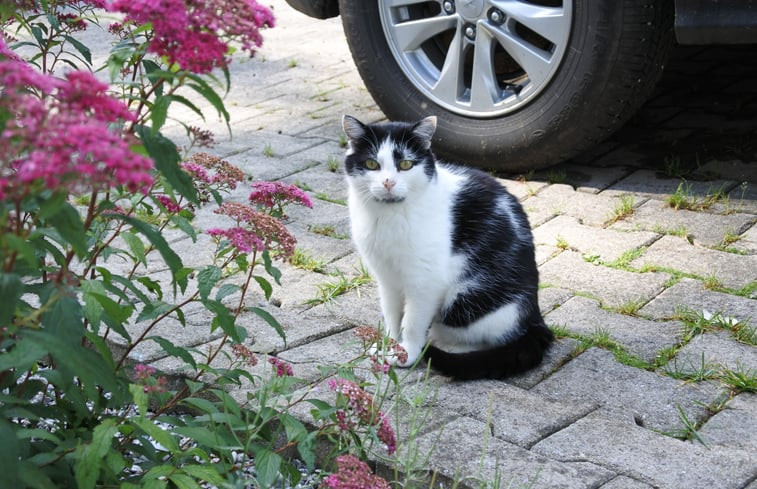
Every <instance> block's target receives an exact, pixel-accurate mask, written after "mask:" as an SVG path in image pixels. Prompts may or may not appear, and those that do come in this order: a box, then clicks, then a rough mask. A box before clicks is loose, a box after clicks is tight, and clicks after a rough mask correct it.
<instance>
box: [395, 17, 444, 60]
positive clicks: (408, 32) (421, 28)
mask: <svg viewBox="0 0 757 489" xmlns="http://www.w3.org/2000/svg"><path fill="white" fill-rule="evenodd" d="M456 25H457V17H455V16H443V17H431V18H428V19H421V20H411V21H408V22H402V23H400V24H396V25H395V26H394V36H395V39H396V41H397V45H398V46H399V48H400V49H401V50H402V51H404V52H409V51H415V50H416V49H418V48H419V47H420V46H421V44H423V43H424V42H426V41H428V40H429V39H431V38H432V37H434V36H436V35H437V34H440V33H442V32H444V31H447V30H450V29H454V28H455V26H456Z"/></svg>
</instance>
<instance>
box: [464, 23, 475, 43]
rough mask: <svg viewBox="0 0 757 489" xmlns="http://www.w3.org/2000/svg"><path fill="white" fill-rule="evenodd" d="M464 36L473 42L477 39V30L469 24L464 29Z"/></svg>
mask: <svg viewBox="0 0 757 489" xmlns="http://www.w3.org/2000/svg"><path fill="white" fill-rule="evenodd" d="M463 34H465V37H467V38H468V39H470V40H473V39H475V38H476V28H475V27H473V26H472V25H470V24H468V25H466V26H465V28H464V29H463Z"/></svg>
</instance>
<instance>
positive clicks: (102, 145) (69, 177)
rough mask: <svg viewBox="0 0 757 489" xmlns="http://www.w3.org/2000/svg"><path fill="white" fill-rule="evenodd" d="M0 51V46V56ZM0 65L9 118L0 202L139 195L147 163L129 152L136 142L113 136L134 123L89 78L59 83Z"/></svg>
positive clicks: (72, 75) (0, 145) (13, 64)
mask: <svg viewBox="0 0 757 489" xmlns="http://www.w3.org/2000/svg"><path fill="white" fill-rule="evenodd" d="M6 50H7V48H6V47H5V46H4V43H3V42H2V40H0V53H5V51H6ZM5 58H6V59H2V58H1V57H0V86H2V87H3V97H2V99H1V100H0V108H1V109H4V110H6V111H8V112H10V113H11V114H13V115H15V117H13V118H11V119H9V120H8V121H7V122H6V124H5V127H4V129H3V131H2V134H0V163H1V164H0V196H2V197H3V198H4V199H5V198H12V199H21V198H23V196H25V195H27V194H28V193H29V192H30V191H31V190H32V189H33V188H36V187H37V186H39V187H41V188H47V189H51V190H56V189H58V188H60V187H63V188H64V189H66V190H68V191H72V192H77V193H84V192H88V191H91V190H93V189H107V188H111V187H115V186H119V185H123V186H125V187H126V188H127V189H128V190H129V191H132V192H136V191H138V192H143V193H146V192H147V191H148V190H149V188H150V186H151V185H152V181H153V179H152V176H151V174H150V172H151V170H152V167H153V165H152V160H150V159H149V158H146V157H144V156H141V155H138V154H136V153H134V152H133V151H132V150H131V147H130V146H131V145H132V144H135V143H136V141H135V140H134V139H133V138H132V137H130V136H128V135H124V134H122V133H120V132H118V131H117V130H114V129H113V123H119V122H121V121H130V120H133V115H132V114H131V113H130V112H129V111H128V109H127V107H126V106H125V105H124V104H123V103H122V102H120V101H118V100H116V99H113V98H111V97H110V96H109V95H108V94H107V88H108V86H107V85H106V84H104V83H102V82H100V81H99V80H97V79H96V78H95V77H94V76H93V75H92V74H91V73H88V72H78V71H72V72H69V73H67V74H66V78H65V79H56V78H53V77H50V76H46V75H43V74H40V73H38V72H36V71H35V70H34V69H33V68H31V67H30V66H29V65H28V64H26V63H25V62H23V61H20V60H17V59H14V58H12V57H8V56H5Z"/></svg>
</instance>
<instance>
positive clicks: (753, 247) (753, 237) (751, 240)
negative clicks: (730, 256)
mask: <svg viewBox="0 0 757 489" xmlns="http://www.w3.org/2000/svg"><path fill="white" fill-rule="evenodd" d="M730 247H731V248H734V249H736V250H739V251H740V252H742V253H746V254H748V255H757V225H755V226H752V227H751V228H749V229H747V230H746V231H744V232H743V233H741V235H740V236H739V239H738V241H736V242H735V243H732V244H731V245H730Z"/></svg>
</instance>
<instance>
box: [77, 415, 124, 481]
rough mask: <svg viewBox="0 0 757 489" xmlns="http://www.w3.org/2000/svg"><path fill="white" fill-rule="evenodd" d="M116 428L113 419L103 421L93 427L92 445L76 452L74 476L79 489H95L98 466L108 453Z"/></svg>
mask: <svg viewBox="0 0 757 489" xmlns="http://www.w3.org/2000/svg"><path fill="white" fill-rule="evenodd" d="M117 431H118V428H117V427H116V422H115V420H114V419H105V420H104V421H103V422H102V423H101V424H99V425H97V426H96V427H95V430H94V432H93V434H92V443H90V444H87V445H83V446H80V447H79V448H77V450H76V455H75V458H76V464H75V465H74V474H75V477H76V484H77V487H78V488H79V489H91V488H94V487H95V483H96V482H97V476H98V475H99V474H100V464H101V462H102V460H103V459H104V458H105V455H106V454H107V453H108V451H110V448H111V442H112V440H113V435H115V434H116V432H117Z"/></svg>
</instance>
